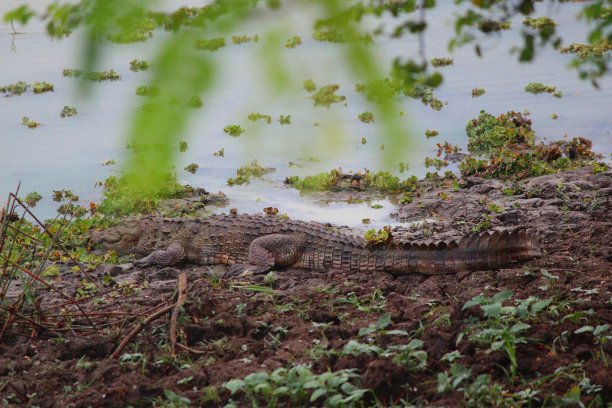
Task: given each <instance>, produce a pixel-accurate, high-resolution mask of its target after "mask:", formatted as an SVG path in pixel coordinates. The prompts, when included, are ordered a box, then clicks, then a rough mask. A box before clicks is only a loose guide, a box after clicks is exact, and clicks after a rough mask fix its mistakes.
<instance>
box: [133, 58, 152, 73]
mask: <svg viewBox="0 0 612 408" xmlns="http://www.w3.org/2000/svg"><path fill="white" fill-rule="evenodd" d="M149 67H150V64H149V63H148V62H147V61H141V60H137V59H133V60H131V61H130V71H134V72H138V71H146V70H147V69H149Z"/></svg>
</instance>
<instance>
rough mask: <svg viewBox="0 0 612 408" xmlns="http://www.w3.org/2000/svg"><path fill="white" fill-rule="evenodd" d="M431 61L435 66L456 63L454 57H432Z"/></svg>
mask: <svg viewBox="0 0 612 408" xmlns="http://www.w3.org/2000/svg"><path fill="white" fill-rule="evenodd" d="M430 61H431V65H432V66H433V67H435V68H439V67H446V66H449V65H453V64H454V63H455V60H454V59H452V58H432V59H431V60H430Z"/></svg>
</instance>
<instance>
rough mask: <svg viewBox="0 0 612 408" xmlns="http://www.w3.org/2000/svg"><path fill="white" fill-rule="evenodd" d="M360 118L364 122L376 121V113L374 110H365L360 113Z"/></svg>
mask: <svg viewBox="0 0 612 408" xmlns="http://www.w3.org/2000/svg"><path fill="white" fill-rule="evenodd" d="M358 117H359V120H360V121H362V122H363V123H372V122H374V114H373V113H372V112H363V113H360V114H359V115H358Z"/></svg>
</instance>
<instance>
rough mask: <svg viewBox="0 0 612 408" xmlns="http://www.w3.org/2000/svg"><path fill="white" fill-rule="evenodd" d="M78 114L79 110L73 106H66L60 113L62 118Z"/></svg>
mask: <svg viewBox="0 0 612 408" xmlns="http://www.w3.org/2000/svg"><path fill="white" fill-rule="evenodd" d="M76 114H77V109H76V108H75V107H73V106H68V105H66V106H64V107H63V108H62V111H61V112H60V116H61V117H62V118H65V117H70V116H74V115H76Z"/></svg>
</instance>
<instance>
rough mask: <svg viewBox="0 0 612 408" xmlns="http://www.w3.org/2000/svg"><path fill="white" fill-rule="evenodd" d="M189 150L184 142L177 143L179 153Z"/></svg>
mask: <svg viewBox="0 0 612 408" xmlns="http://www.w3.org/2000/svg"><path fill="white" fill-rule="evenodd" d="M187 149H189V144H188V143H187V142H186V141H185V140H181V141H180V142H179V152H181V153H185V152H186V151H187Z"/></svg>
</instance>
